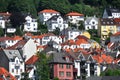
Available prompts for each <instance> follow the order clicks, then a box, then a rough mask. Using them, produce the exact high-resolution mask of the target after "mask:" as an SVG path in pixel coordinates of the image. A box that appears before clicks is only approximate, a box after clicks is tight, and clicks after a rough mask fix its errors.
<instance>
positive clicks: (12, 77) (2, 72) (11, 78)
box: [0, 67, 17, 80]
mask: <svg viewBox="0 0 120 80" xmlns="http://www.w3.org/2000/svg"><path fill="white" fill-rule="evenodd" d="M0 75H4V76H5V77H7V76H10V79H9V80H17V79H16V78H15V77H14V76H12V75H11V74H10V73H9V72H8V71H7V70H6V69H5V68H3V67H0ZM0 80H4V79H3V78H1V77H0Z"/></svg>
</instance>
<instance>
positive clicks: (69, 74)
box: [50, 52, 73, 80]
mask: <svg viewBox="0 0 120 80" xmlns="http://www.w3.org/2000/svg"><path fill="white" fill-rule="evenodd" d="M52 57H53V58H52V60H51V61H50V70H51V71H50V73H51V75H50V77H51V79H53V78H55V77H57V78H59V80H73V63H72V62H71V61H70V60H69V58H68V57H67V56H66V55H65V53H59V52H58V53H52Z"/></svg>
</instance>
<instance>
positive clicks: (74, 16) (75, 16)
mask: <svg viewBox="0 0 120 80" xmlns="http://www.w3.org/2000/svg"><path fill="white" fill-rule="evenodd" d="M66 16H67V18H68V21H69V22H70V23H72V24H78V23H79V22H80V21H84V15H83V14H80V13H78V12H70V13H68V14H66Z"/></svg>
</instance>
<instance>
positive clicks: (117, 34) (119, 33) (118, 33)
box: [112, 32, 120, 36]
mask: <svg viewBox="0 0 120 80" xmlns="http://www.w3.org/2000/svg"><path fill="white" fill-rule="evenodd" d="M119 35H120V32H117V33H115V34H113V35H112V36H119Z"/></svg>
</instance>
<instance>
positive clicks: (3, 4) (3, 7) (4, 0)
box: [0, 0, 8, 12]
mask: <svg viewBox="0 0 120 80" xmlns="http://www.w3.org/2000/svg"><path fill="white" fill-rule="evenodd" d="M7 6H8V0H0V12H7Z"/></svg>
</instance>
